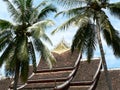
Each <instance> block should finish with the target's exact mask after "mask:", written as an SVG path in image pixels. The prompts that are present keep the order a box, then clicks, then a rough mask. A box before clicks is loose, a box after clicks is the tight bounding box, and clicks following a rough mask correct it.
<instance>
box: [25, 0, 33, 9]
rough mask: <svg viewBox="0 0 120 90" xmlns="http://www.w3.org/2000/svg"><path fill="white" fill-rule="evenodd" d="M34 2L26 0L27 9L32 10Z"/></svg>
mask: <svg viewBox="0 0 120 90" xmlns="http://www.w3.org/2000/svg"><path fill="white" fill-rule="evenodd" d="M32 5H33V0H26V8H32Z"/></svg>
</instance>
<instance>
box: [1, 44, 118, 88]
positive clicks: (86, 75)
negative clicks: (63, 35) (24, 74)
mask: <svg viewBox="0 0 120 90" xmlns="http://www.w3.org/2000/svg"><path fill="white" fill-rule="evenodd" d="M63 44H64V43H62V44H61V45H60V44H59V45H60V47H61V46H62V45H63ZM59 45H58V46H59ZM63 46H65V45H63ZM65 47H66V46H65ZM65 47H62V48H59V49H57V52H56V51H54V50H56V48H57V47H56V48H55V49H54V50H53V52H52V53H53V55H54V57H55V58H56V60H57V62H56V64H55V65H53V68H52V69H49V67H48V65H47V63H46V62H45V60H43V59H42V58H41V60H40V63H39V64H38V67H37V72H36V73H33V74H32V75H31V76H30V78H29V79H28V81H27V83H26V84H23V83H21V81H20V80H19V84H18V87H21V86H22V85H24V86H23V88H21V90H53V87H55V86H57V85H61V84H62V83H64V81H65V79H66V78H67V77H68V76H69V75H70V73H71V72H72V69H73V68H74V65H75V62H76V60H77V57H78V53H79V52H78V51H77V50H75V51H74V53H73V54H71V51H70V49H69V48H67V49H66V48H65ZM59 50H61V51H62V53H58V51H59ZM99 61H100V58H94V59H93V60H92V61H91V63H88V62H87V61H81V62H80V65H79V68H78V70H77V72H76V74H75V77H74V78H73V79H72V81H71V82H70V83H74V82H79V81H91V80H92V79H93V77H94V75H95V72H96V70H97V68H98V64H99ZM30 68H31V67H30ZM31 73H32V68H31V69H30V73H29V75H30V74H31ZM109 73H110V76H111V78H112V85H113V90H120V69H117V70H109ZM57 80H58V81H57ZM9 84H10V80H2V81H0V90H8V89H7V88H8V85H9ZM89 87H90V86H78V85H75V86H71V85H70V87H69V88H68V90H88V89H89ZM43 88H44V89H43ZM96 90H108V88H107V85H106V82H105V75H104V72H103V71H101V74H100V79H99V81H98V85H97V88H96Z"/></svg>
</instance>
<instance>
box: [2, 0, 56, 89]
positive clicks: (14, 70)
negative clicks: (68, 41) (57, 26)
mask: <svg viewBox="0 0 120 90" xmlns="http://www.w3.org/2000/svg"><path fill="white" fill-rule="evenodd" d="M4 2H6V4H7V6H8V11H9V12H10V14H11V17H12V19H13V21H11V22H10V21H7V20H3V19H0V51H2V52H3V53H2V55H1V56H0V67H1V66H2V65H3V64H5V71H6V75H14V86H13V88H14V90H16V88H17V82H18V78H19V77H20V78H21V80H22V81H23V82H25V81H26V80H27V78H28V72H29V63H30V62H31V61H32V63H33V67H34V72H35V71H36V54H35V52H36V51H37V52H39V54H40V55H41V57H43V58H44V59H45V60H47V62H48V65H49V66H50V68H51V67H52V64H53V63H54V62H55V58H54V57H53V56H52V54H51V53H50V51H49V49H48V48H47V47H46V46H45V44H44V42H43V41H47V42H49V43H50V44H52V42H51V41H50V39H49V37H48V36H47V34H45V29H46V28H48V27H50V26H52V25H53V24H54V23H53V21H52V20H49V19H46V17H47V16H48V13H51V12H56V8H55V7H54V6H53V5H52V4H50V3H49V4H48V2H47V1H43V2H41V3H40V4H39V5H38V6H34V7H33V0H12V1H9V0H4Z"/></svg>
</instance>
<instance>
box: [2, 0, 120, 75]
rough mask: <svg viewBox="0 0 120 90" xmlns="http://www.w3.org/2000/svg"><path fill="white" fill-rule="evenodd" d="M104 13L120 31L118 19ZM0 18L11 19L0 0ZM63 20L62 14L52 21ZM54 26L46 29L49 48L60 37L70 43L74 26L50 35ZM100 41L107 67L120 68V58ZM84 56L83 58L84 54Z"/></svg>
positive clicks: (58, 40) (114, 0)
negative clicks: (49, 41)
mask: <svg viewBox="0 0 120 90" xmlns="http://www.w3.org/2000/svg"><path fill="white" fill-rule="evenodd" d="M39 1H40V0H34V4H35V5H36V4H38V2H39ZM118 1H120V0H110V2H118ZM59 9H61V8H59ZM106 14H107V15H108V16H109V17H110V18H109V20H110V21H111V23H112V25H113V26H114V28H115V29H117V30H118V31H119V32H120V20H118V19H117V18H115V17H114V16H111V14H110V13H109V12H108V11H106ZM51 17H52V18H53V17H54V16H50V18H51ZM0 19H6V20H10V21H11V18H10V15H9V13H8V11H7V6H6V4H5V2H3V1H2V0H0ZM65 20H66V18H64V17H62V16H59V17H57V18H54V22H55V23H56V26H59V25H60V24H62V23H63V22H64V21H65ZM54 28H55V27H53V28H50V29H49V30H47V31H46V33H47V34H48V36H49V37H50V39H51V40H52V42H53V46H50V45H49V44H47V46H48V47H49V49H51V50H52V49H53V48H54V47H55V46H56V45H57V44H58V43H59V42H60V41H61V40H62V39H64V40H65V41H66V42H67V43H68V44H71V43H72V39H73V36H74V34H75V33H76V28H75V27H73V26H72V27H71V28H69V30H67V31H62V32H60V31H59V32H58V33H56V34H54V35H51V34H50V33H51V32H52V31H53V29H54ZM102 41H103V45H104V50H105V57H106V61H107V66H108V68H109V69H111V68H120V58H116V57H115V56H114V55H113V53H112V49H111V48H110V47H107V45H106V43H105V41H104V40H102ZM94 57H100V53H99V49H97V50H96V51H95V55H94ZM84 58H85V56H84ZM1 72H3V69H1V71H0V73H1Z"/></svg>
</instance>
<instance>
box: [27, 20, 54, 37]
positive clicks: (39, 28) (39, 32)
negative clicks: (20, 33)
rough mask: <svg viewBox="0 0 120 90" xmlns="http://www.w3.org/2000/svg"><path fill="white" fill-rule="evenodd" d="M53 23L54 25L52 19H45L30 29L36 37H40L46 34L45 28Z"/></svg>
mask: <svg viewBox="0 0 120 90" xmlns="http://www.w3.org/2000/svg"><path fill="white" fill-rule="evenodd" d="M52 25H54V22H53V21H52V20H43V21H40V22H37V23H35V24H33V25H32V26H31V27H29V29H31V31H32V32H33V34H32V36H33V37H34V38H40V37H41V36H43V35H44V32H45V29H46V28H47V27H49V26H52Z"/></svg>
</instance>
